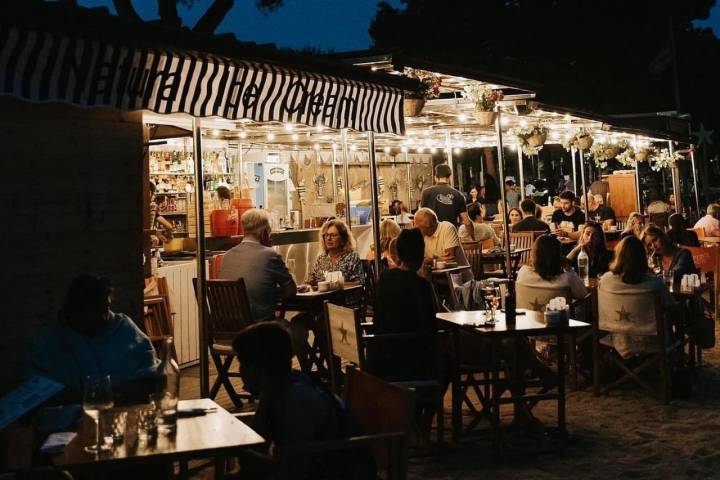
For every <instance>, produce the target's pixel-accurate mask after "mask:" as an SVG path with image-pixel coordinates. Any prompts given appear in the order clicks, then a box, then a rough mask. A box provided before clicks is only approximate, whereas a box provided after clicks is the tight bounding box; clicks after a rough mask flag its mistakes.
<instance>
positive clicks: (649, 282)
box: [599, 236, 674, 358]
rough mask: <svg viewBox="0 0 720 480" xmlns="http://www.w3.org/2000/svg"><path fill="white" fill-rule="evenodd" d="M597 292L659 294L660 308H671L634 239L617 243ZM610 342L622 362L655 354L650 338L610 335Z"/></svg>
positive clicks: (659, 280) (670, 301)
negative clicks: (644, 354)
mask: <svg viewBox="0 0 720 480" xmlns="http://www.w3.org/2000/svg"><path fill="white" fill-rule="evenodd" d="M599 288H600V289H602V290H604V291H608V292H611V293H615V292H620V293H621V292H627V291H628V289H630V288H632V289H633V290H643V291H645V290H646V291H647V292H648V293H652V292H659V293H660V298H661V301H662V304H663V306H664V307H669V306H671V305H673V304H674V301H673V299H672V297H671V296H670V293H669V292H668V289H667V288H665V285H664V284H663V281H662V279H661V278H660V277H657V276H655V275H651V274H650V272H649V271H648V264H647V258H646V257H645V248H644V247H643V244H642V242H641V241H640V240H639V239H638V238H636V237H634V236H630V237H627V238H625V239H623V240H621V241H620V243H618V244H617V245H616V246H615V260H613V262H612V263H611V264H610V271H609V272H607V273H606V274H605V275H603V276H602V277H601V278H600V286H599ZM630 319H631V320H632V317H630ZM612 342H613V346H614V348H615V349H616V350H617V351H618V353H620V355H622V356H623V357H625V358H627V357H630V356H632V355H634V354H640V353H648V352H652V351H654V350H655V343H654V339H652V338H651V337H640V336H634V335H622V334H615V333H613V335H612Z"/></svg>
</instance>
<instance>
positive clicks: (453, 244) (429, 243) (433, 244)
mask: <svg viewBox="0 0 720 480" xmlns="http://www.w3.org/2000/svg"><path fill="white" fill-rule="evenodd" d="M415 227H416V228H417V229H419V230H420V232H422V234H423V238H424V240H425V260H424V262H423V263H424V264H425V265H430V264H432V261H433V260H442V261H444V262H457V264H458V266H467V265H470V264H469V263H468V261H467V258H466V257H465V251H464V250H463V248H462V245H461V244H460V238H459V237H458V233H457V230H456V229H455V227H454V226H453V224H452V223H450V222H438V219H437V216H436V215H435V212H433V211H432V210H430V209H429V208H421V209H419V210H418V211H417V213H416V214H415Z"/></svg>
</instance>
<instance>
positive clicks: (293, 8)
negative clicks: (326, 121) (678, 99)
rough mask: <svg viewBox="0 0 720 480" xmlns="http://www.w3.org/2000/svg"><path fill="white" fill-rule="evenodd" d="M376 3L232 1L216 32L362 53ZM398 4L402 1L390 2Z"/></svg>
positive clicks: (184, 13) (153, 5)
mask: <svg viewBox="0 0 720 480" xmlns="http://www.w3.org/2000/svg"><path fill="white" fill-rule="evenodd" d="M79 3H80V4H81V5H85V6H106V7H108V8H109V9H110V10H111V11H112V12H114V8H113V6H112V1H111V0H79ZM211 3H212V2H211V0H199V1H197V2H196V4H195V6H194V7H193V8H192V9H189V10H188V9H186V8H183V7H180V16H181V17H182V18H183V19H184V21H185V24H187V25H193V24H194V23H195V21H196V20H197V19H198V18H199V17H200V15H201V14H202V13H203V12H204V11H205V9H206V8H207V7H208V6H209V5H210V4H211ZM377 3H378V0H285V4H284V5H283V6H282V7H281V8H280V9H279V10H278V11H276V12H275V13H270V14H267V15H266V14H263V13H260V12H259V11H258V10H257V9H256V8H255V2H254V0H235V6H234V7H233V9H232V10H231V11H230V13H229V14H228V15H227V17H225V21H224V22H223V23H222V24H221V25H220V28H218V33H224V32H233V33H235V35H236V36H237V38H238V39H240V40H244V41H252V42H257V43H275V44H276V45H277V46H279V47H290V48H295V49H302V48H305V47H315V48H319V49H322V50H334V51H346V50H362V49H365V48H368V47H369V46H370V35H369V34H368V26H369V25H370V21H371V20H372V18H373V16H374V15H375V11H376V9H377ZM389 3H390V4H392V5H394V6H400V5H401V3H400V0H389ZM133 4H134V5H135V8H136V9H137V10H138V12H139V13H140V15H141V16H142V17H143V18H145V19H152V18H157V2H156V1H155V0H133ZM697 25H698V26H704V27H711V28H712V29H713V30H714V31H715V35H718V36H720V6H718V5H716V6H715V7H713V9H712V10H711V13H710V18H709V19H708V20H705V21H702V22H697Z"/></svg>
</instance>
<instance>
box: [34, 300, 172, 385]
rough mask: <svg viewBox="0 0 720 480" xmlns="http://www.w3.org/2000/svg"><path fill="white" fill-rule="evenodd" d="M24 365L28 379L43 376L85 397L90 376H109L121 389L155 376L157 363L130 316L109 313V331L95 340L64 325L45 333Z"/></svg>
mask: <svg viewBox="0 0 720 480" xmlns="http://www.w3.org/2000/svg"><path fill="white" fill-rule="evenodd" d="M25 363H26V365H25V372H24V374H25V377H30V376H33V375H42V376H45V377H48V378H50V379H52V380H55V381H57V382H60V383H62V384H64V385H65V386H66V387H67V388H68V390H69V391H70V392H73V393H79V394H82V392H83V387H84V385H85V377H87V376H88V375H95V374H105V375H110V381H111V382H112V384H113V385H120V384H123V383H125V382H127V381H129V380H134V379H138V378H143V377H148V376H151V375H153V374H154V373H155V371H156V368H157V363H158V361H157V359H156V357H155V350H154V349H153V346H152V343H150V340H149V339H148V337H147V336H146V335H145V334H144V333H143V332H142V331H141V330H140V329H139V328H138V327H137V325H135V323H133V321H132V320H130V318H129V317H128V316H127V315H124V314H122V313H113V312H110V320H109V321H108V324H107V327H106V328H105V329H104V330H103V331H102V332H101V333H100V334H99V335H96V336H94V337H89V336H86V335H83V334H81V333H78V332H77V331H75V330H73V329H72V328H70V327H68V326H67V325H63V324H57V325H53V326H50V327H46V328H44V329H42V330H41V331H40V332H38V333H37V334H36V335H35V337H34V338H33V340H32V343H31V346H30V351H29V352H28V356H27V359H26V362H25Z"/></svg>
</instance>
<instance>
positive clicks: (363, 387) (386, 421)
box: [343, 367, 415, 468]
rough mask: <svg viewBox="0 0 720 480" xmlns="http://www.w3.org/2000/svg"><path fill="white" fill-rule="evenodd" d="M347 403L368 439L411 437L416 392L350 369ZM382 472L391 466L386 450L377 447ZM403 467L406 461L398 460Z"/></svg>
mask: <svg viewBox="0 0 720 480" xmlns="http://www.w3.org/2000/svg"><path fill="white" fill-rule="evenodd" d="M343 396H344V399H345V403H346V404H347V406H348V408H349V409H350V411H351V412H352V414H353V416H354V417H355V419H356V420H357V421H358V423H359V424H360V427H361V428H362V430H363V432H364V433H365V434H367V435H377V434H383V433H397V432H403V433H405V435H409V434H410V431H411V429H412V424H413V415H414V411H415V395H414V393H413V391H412V390H409V389H407V388H403V387H399V386H397V385H393V384H391V383H389V382H386V381H384V380H381V379H380V378H378V377H376V376H374V375H370V374H369V373H365V372H361V371H359V370H357V369H355V368H352V367H349V368H348V369H347V375H346V379H345V390H344V395H343ZM373 451H374V452H375V459H376V461H377V464H378V466H379V467H380V468H386V467H387V465H388V454H387V452H386V450H385V449H380V448H377V447H375V446H373ZM397 460H399V461H400V462H401V463H402V462H403V461H404V459H396V461H397Z"/></svg>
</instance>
